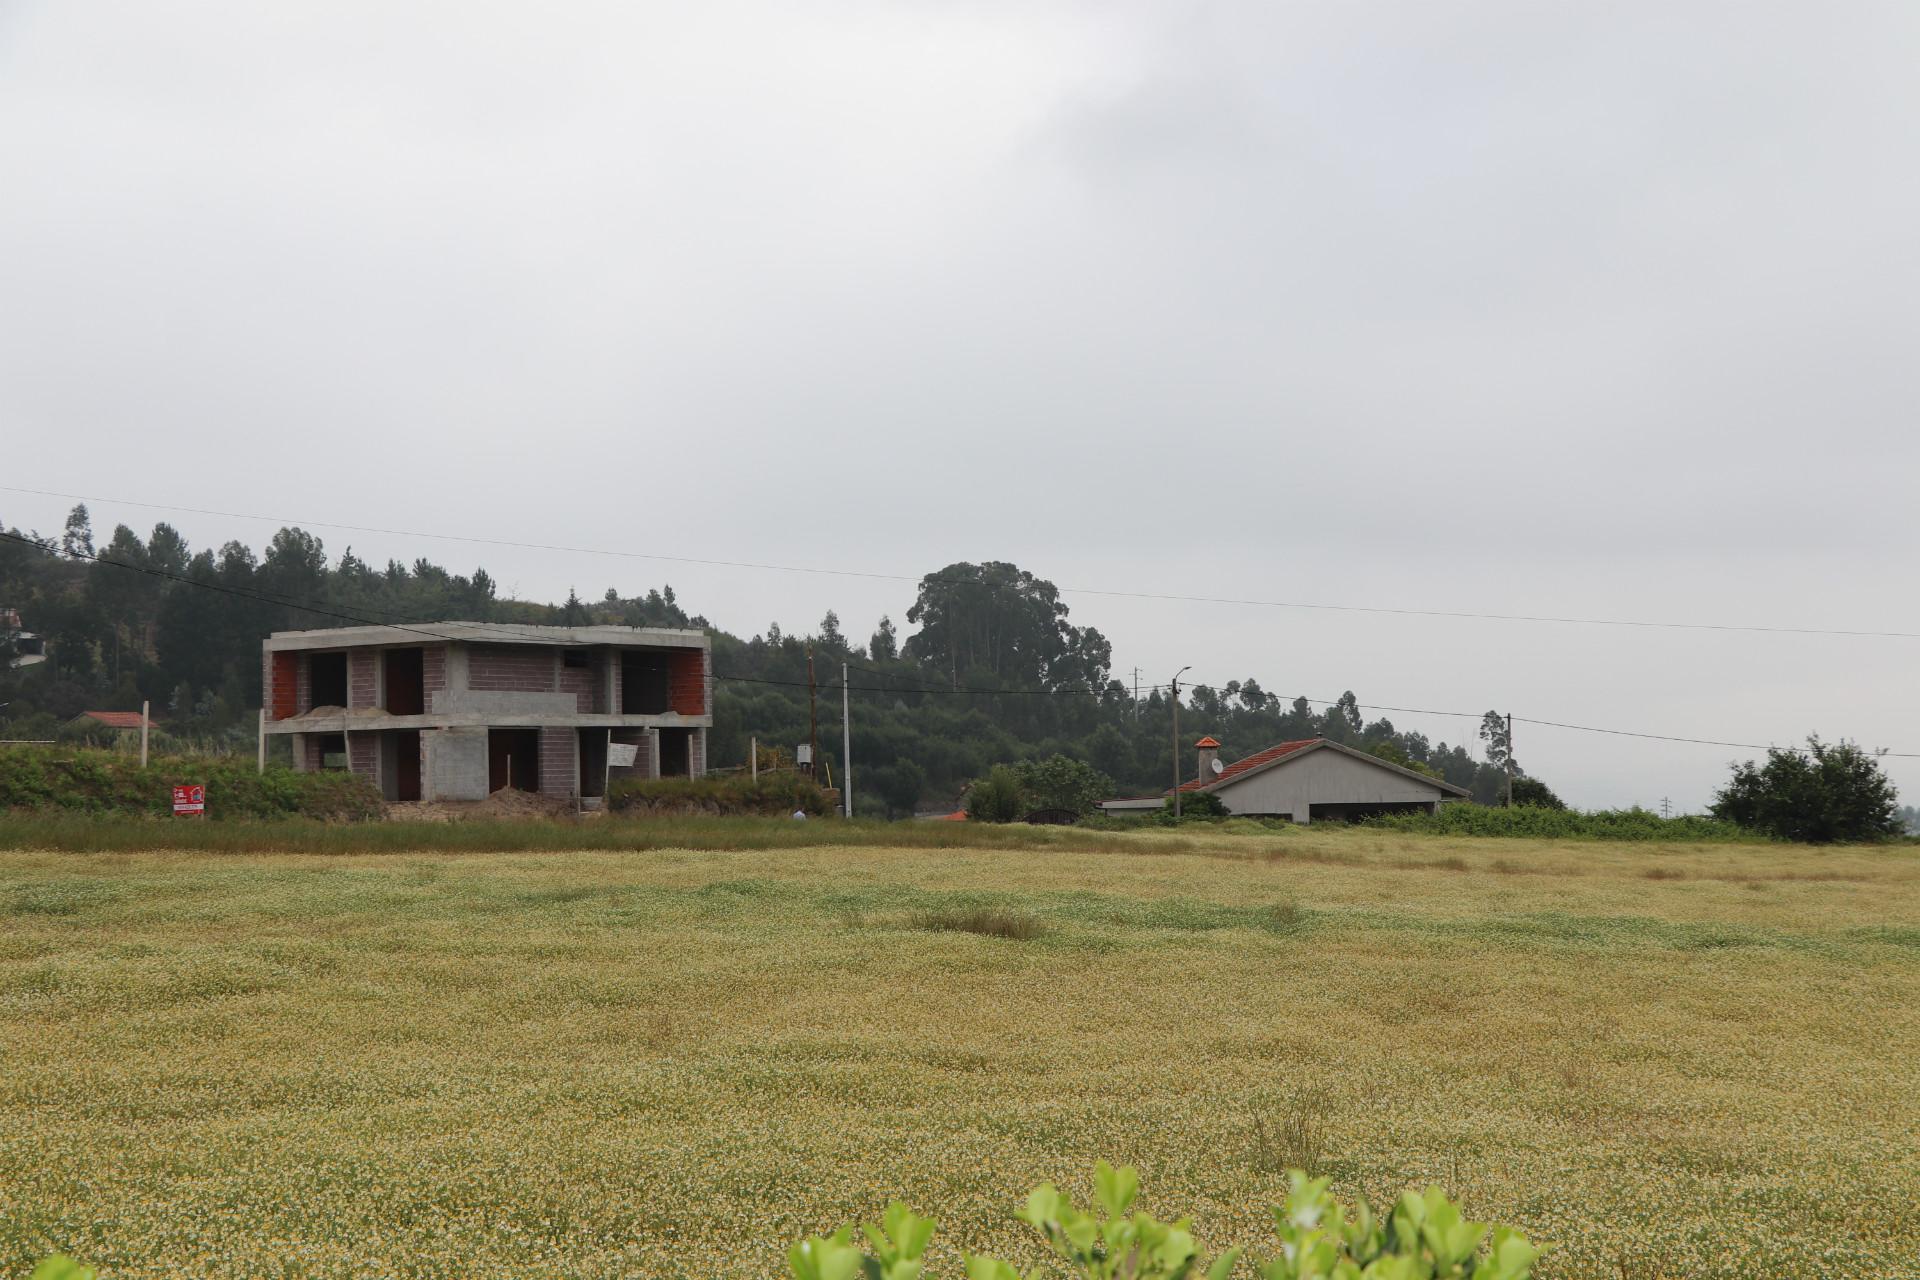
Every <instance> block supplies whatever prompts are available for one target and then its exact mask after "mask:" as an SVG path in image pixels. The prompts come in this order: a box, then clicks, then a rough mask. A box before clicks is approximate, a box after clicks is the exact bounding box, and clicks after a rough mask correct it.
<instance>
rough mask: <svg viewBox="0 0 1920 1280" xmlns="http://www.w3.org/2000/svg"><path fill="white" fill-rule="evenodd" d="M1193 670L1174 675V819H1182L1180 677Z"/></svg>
mask: <svg viewBox="0 0 1920 1280" xmlns="http://www.w3.org/2000/svg"><path fill="white" fill-rule="evenodd" d="M1191 670H1193V668H1192V667H1190V666H1188V667H1182V668H1180V670H1178V671H1176V672H1175V673H1174V676H1173V683H1172V685H1171V686H1170V687H1171V688H1172V690H1173V820H1174V821H1175V822H1178V821H1180V677H1181V676H1183V675H1185V674H1187V672H1189V671H1191Z"/></svg>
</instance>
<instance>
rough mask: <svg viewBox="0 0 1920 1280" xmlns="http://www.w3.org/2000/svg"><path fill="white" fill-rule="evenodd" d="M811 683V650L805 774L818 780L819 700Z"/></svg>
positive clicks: (808, 651) (808, 665)
mask: <svg viewBox="0 0 1920 1280" xmlns="http://www.w3.org/2000/svg"><path fill="white" fill-rule="evenodd" d="M818 692H819V691H818V690H817V689H816V688H815V686H814V683H813V650H812V649H811V648H809V649H808V650H807V772H808V774H809V775H811V776H812V778H813V779H814V781H816V782H818V781H819V780H820V700H819V697H818Z"/></svg>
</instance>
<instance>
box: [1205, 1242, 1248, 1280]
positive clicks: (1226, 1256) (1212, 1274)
mask: <svg viewBox="0 0 1920 1280" xmlns="http://www.w3.org/2000/svg"><path fill="white" fill-rule="evenodd" d="M1239 1262H1240V1251H1239V1250H1238V1249H1229V1250H1227V1251H1226V1252H1225V1253H1223V1254H1221V1255H1220V1256H1219V1257H1217V1258H1215V1259H1214V1260H1213V1265H1212V1266H1210V1267H1208V1268H1207V1280H1227V1277H1228V1276H1229V1275H1231V1274H1233V1269H1234V1267H1235V1266H1237V1265H1238V1264H1239Z"/></svg>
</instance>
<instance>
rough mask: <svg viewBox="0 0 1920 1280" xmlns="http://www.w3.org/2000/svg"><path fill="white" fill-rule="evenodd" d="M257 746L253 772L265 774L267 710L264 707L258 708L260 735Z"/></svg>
mask: <svg viewBox="0 0 1920 1280" xmlns="http://www.w3.org/2000/svg"><path fill="white" fill-rule="evenodd" d="M257 746H258V755H257V758H256V759H255V761H254V770H253V771H254V772H255V773H265V772H266V771H267V709H266V708H265V707H262V708H260V733H259V743H258V744H257Z"/></svg>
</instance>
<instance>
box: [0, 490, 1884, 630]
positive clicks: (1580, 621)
mask: <svg viewBox="0 0 1920 1280" xmlns="http://www.w3.org/2000/svg"><path fill="white" fill-rule="evenodd" d="M0 492H4V493H20V494H31V495H34V496H37V497H43V498H61V499H71V500H72V501H75V502H99V503H107V504H118V505H120V506H129V507H142V508H145V509H148V510H153V511H174V512H184V513H187V514H191V515H202V516H220V517H222V518H224V519H230V520H257V521H261V522H263V523H266V524H280V525H283V526H292V527H296V528H299V527H311V528H316V529H344V530H346V531H348V532H350V533H374V534H381V535H384V536H388V537H397V538H432V539H435V540H437V541H440V542H465V543H470V544H472V545H475V546H490V547H513V548H518V549H521V550H527V551H557V552H562V553H564V554H568V555H591V556H615V557H619V558H623V559H629V560H651V561H657V562H660V563H665V564H687V565H700V566H703V567H708V568H726V569H754V570H761V571H765V572H773V573H806V574H817V575H822V576H827V577H837V578H861V579H869V580H874V581H884V582H911V583H920V582H929V581H931V582H943V581H944V582H953V583H958V584H965V585H972V586H991V585H993V584H990V583H984V582H981V581H979V580H978V579H973V578H952V579H943V578H941V577H940V576H939V575H937V574H925V575H922V576H920V577H915V576H913V575H911V574H904V573H880V572H876V571H872V570H863V569H832V568H820V567H818V566H813V565H795V564H778V563H773V562H767V561H755V560H718V559H708V558H702V557H697V556H672V555H663V554H660V553H658V552H646V551H624V550H614V549H608V548H604V547H574V546H567V545H564V544H560V543H550V542H522V541H516V540H513V539H509V538H481V537H473V536H470V535H466V534H454V533H433V532H429V531H426V530H420V529H392V528H383V527H381V526H378V525H359V524H346V523H343V522H341V521H337V520H294V519H290V518H286V517H281V516H263V515H256V514H253V513H250V512H243V511H219V510H214V509H212V508H207V507H183V506H173V505H168V504H165V503H159V502H141V501H137V500H135V499H131V498H101V497H89V496H88V495H86V494H78V493H62V492H60V491H58V490H54V489H33V488H26V487H23V486H19V485H0ZM1055 589H1056V590H1058V591H1060V592H1061V593H1062V594H1068V595H1082V596H1100V597H1104V598H1107V599H1116V600H1151V601H1157V602H1161V603H1168V604H1218V605H1238V606H1245V607H1249V608H1261V609H1301V610H1310V611H1315V612H1324V613H1361V614H1381V615H1386V616H1390V617H1409V618H1449V619H1453V620H1456V621H1472V622H1527V623H1547V624H1556V625H1562V626H1582V627H1626V628H1635V629H1644V630H1657V631H1704V632H1726V633H1744V634H1753V635H1789V636H1837V637H1846V638H1851V639H1880V640H1920V631H1881V630H1872V629H1868V628H1842V627H1789V626H1764V625H1758V624H1743V623H1721V622H1670V621H1662V620H1657V619H1649V618H1586V617H1579V616H1575V615H1560V614H1544V613H1491V612H1475V611H1470V610H1456V609H1413V608H1404V607H1397V606H1389V605H1362V604H1328V603H1325V602H1323V601H1307V600H1256V599H1250V598H1242V597H1237V596H1188V595H1173V594H1168V593H1164V592H1156V591H1116V590H1110V589H1104V588H1099V587H1056V588H1055Z"/></svg>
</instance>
